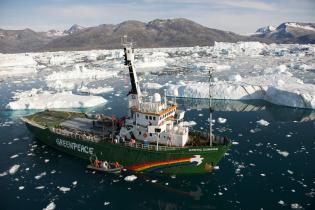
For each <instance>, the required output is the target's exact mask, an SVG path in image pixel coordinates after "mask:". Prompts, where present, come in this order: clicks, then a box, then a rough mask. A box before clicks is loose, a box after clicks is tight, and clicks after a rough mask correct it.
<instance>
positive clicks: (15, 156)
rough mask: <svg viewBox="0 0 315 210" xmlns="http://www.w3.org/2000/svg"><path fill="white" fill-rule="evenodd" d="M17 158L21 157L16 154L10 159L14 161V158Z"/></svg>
mask: <svg viewBox="0 0 315 210" xmlns="http://www.w3.org/2000/svg"><path fill="white" fill-rule="evenodd" d="M17 157H19V155H18V154H16V155H12V156H11V157H10V158H11V159H13V158H17Z"/></svg>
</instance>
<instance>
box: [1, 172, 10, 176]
mask: <svg viewBox="0 0 315 210" xmlns="http://www.w3.org/2000/svg"><path fill="white" fill-rule="evenodd" d="M6 175H8V172H6V171H5V172H2V173H1V174H0V177H2V176H6Z"/></svg>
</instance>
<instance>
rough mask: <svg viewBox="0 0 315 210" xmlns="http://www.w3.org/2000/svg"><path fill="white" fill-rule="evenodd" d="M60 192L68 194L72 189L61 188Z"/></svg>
mask: <svg viewBox="0 0 315 210" xmlns="http://www.w3.org/2000/svg"><path fill="white" fill-rule="evenodd" d="M59 190H60V191H61V192H63V193H66V192H68V191H70V188H69V187H59Z"/></svg>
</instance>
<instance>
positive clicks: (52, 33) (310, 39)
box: [0, 18, 315, 53]
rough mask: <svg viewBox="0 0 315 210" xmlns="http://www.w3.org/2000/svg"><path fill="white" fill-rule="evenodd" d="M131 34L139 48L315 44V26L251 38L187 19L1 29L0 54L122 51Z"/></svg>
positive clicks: (266, 30)
mask: <svg viewBox="0 0 315 210" xmlns="http://www.w3.org/2000/svg"><path fill="white" fill-rule="evenodd" d="M125 34H128V36H129V37H130V39H132V40H133V41H134V42H136V43H137V45H138V47H144V48H148V47H187V46H197V45H198V46H211V45H213V44H214V43H215V42H232V43H235V42H238V41H259V42H263V43H273V42H276V43H298V44H309V43H311V44H313V43H315V24H314V23H298V22H287V23H283V24H281V25H279V26H278V27H277V28H275V27H273V26H267V27H263V28H260V29H258V30H257V31H256V33H254V34H251V35H246V36H245V35H239V34H236V33H233V32H229V31H222V30H218V29H213V28H208V27H205V26H202V25H200V24H198V23H196V22H193V21H191V20H188V19H185V18H176V19H156V20H153V21H150V22H147V23H146V22H140V21H124V22H122V23H120V24H116V25H114V24H103V25H99V26H95V27H86V28H85V27H82V26H79V25H78V24H74V25H73V26H71V27H70V28H69V29H68V30H65V31H60V30H49V31H47V32H35V31H32V30H31V29H25V30H3V29H0V53H16V52H30V51H59V50H63V51H69V50H90V49H104V48H105V49H113V48H120V47H121V44H120V38H119V37H121V36H122V35H125Z"/></svg>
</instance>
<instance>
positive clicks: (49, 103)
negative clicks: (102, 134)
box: [6, 89, 107, 110]
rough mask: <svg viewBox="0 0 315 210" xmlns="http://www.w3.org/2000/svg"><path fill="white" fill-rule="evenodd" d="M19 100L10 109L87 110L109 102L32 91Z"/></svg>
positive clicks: (94, 97)
mask: <svg viewBox="0 0 315 210" xmlns="http://www.w3.org/2000/svg"><path fill="white" fill-rule="evenodd" d="M16 98H17V100H16V101H13V102H10V103H9V104H8V105H7V106H6V108H8V109H14V110H17V109H51V108H85V107H93V106H97V105H100V104H104V103H106V102H107V101H106V100H105V99H104V98H103V97H100V96H82V95H75V94H73V93H72V92H61V93H52V92H49V91H41V90H36V89H35V90H34V89H33V90H32V91H25V92H24V93H20V94H17V95H16Z"/></svg>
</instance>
